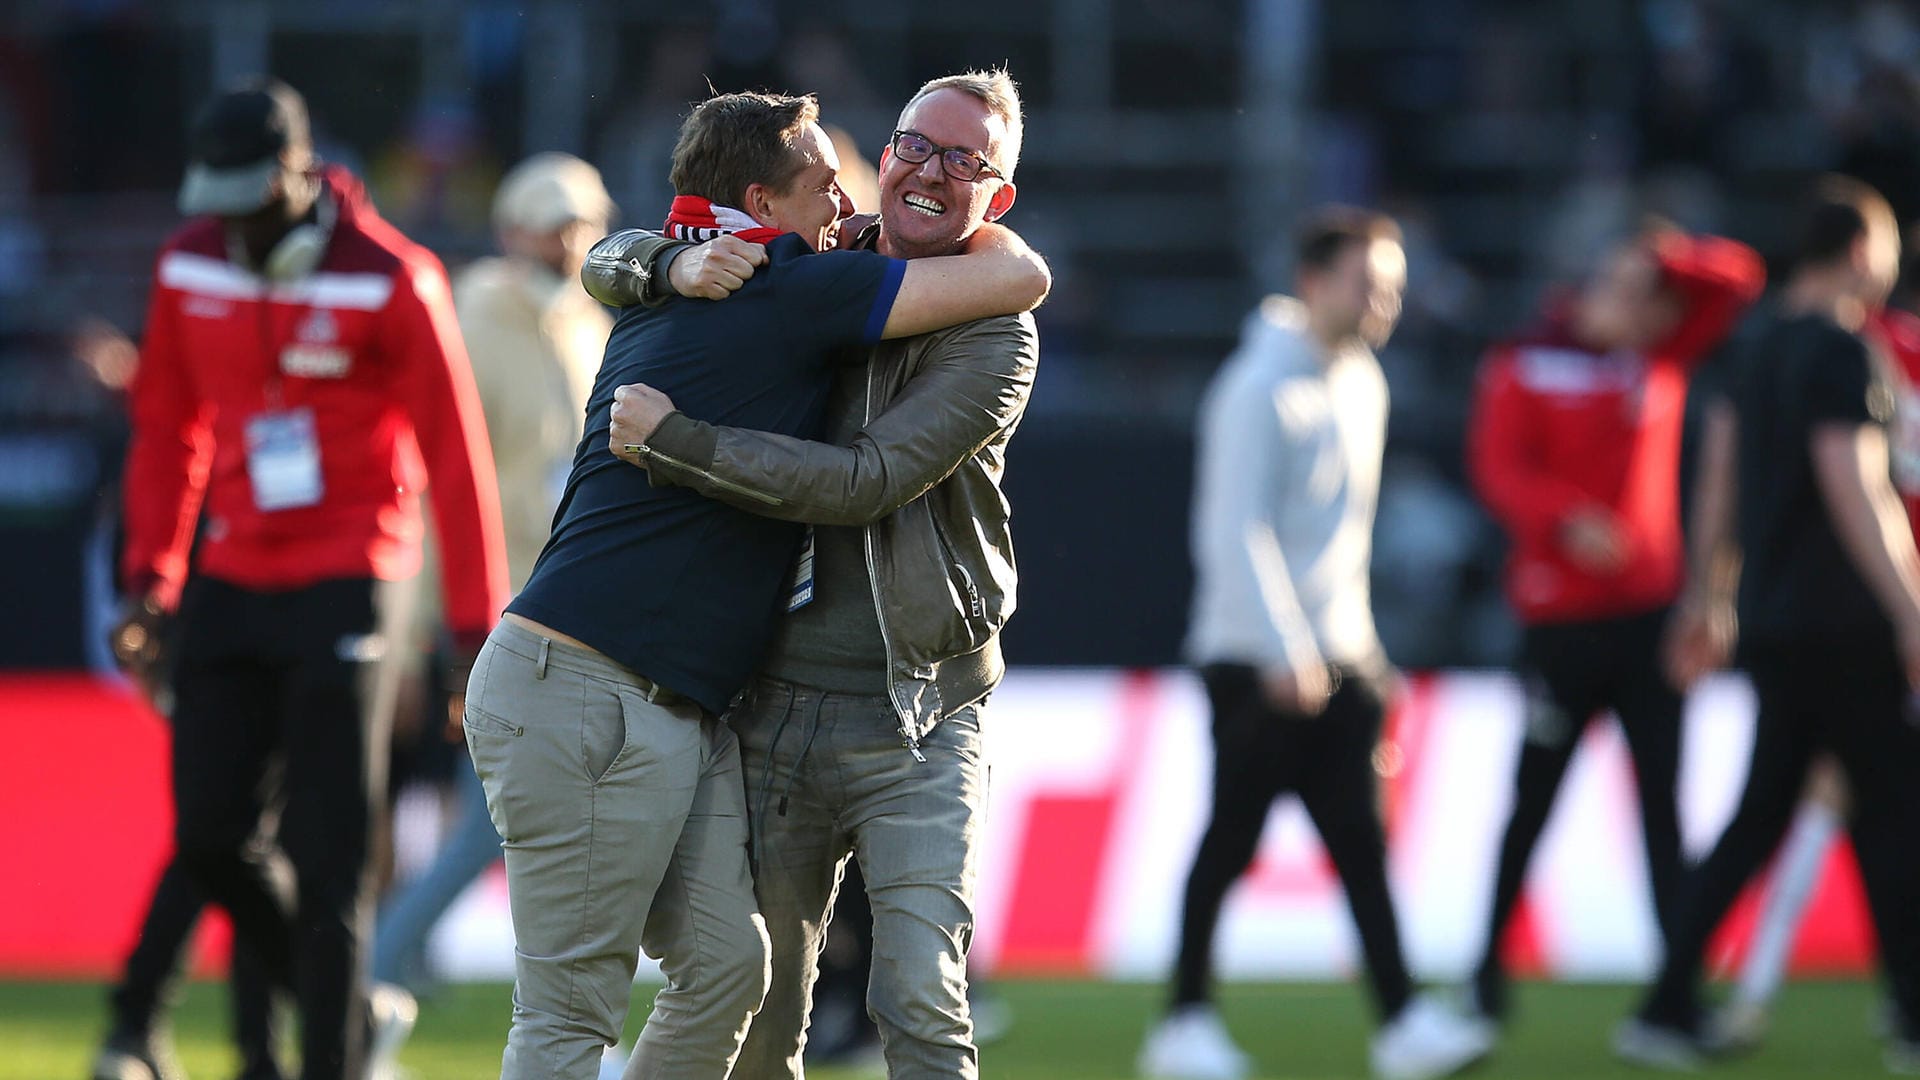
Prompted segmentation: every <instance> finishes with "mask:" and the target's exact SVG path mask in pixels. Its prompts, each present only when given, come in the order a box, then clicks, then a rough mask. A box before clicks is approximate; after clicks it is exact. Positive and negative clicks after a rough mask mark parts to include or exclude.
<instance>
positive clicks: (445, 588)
mask: <svg viewBox="0 0 1920 1080" xmlns="http://www.w3.org/2000/svg"><path fill="white" fill-rule="evenodd" d="M400 274H401V276H400V278H399V279H398V280H397V281H396V282H395V286H396V287H395V289H394V296H393V300H392V301H391V302H390V306H389V308H388V317H389V325H388V327H387V330H388V332H389V333H390V334H391V335H392V340H391V341H390V342H389V347H390V349H391V353H392V355H393V357H394V360H395V364H396V369H397V372H398V377H397V386H398V388H399V391H400V396H401V401H402V404H403V406H404V407H405V408H406V411H407V415H408V417H409V418H410V419H411V420H412V421H413V428H414V434H415V437H416V438H417V439H418V440H419V443H420V454H421V457H422V458H424V459H425V460H426V464H427V476H428V478H429V483H428V486H427V493H428V495H429V496H430V498H431V499H432V502H433V518H434V524H435V525H436V527H437V528H438V530H439V537H440V564H441V568H442V573H441V589H442V594H443V596H444V601H445V611H446V619H447V629H448V630H449V631H451V632H452V633H453V636H454V638H455V641H456V643H457V644H458V645H459V646H460V647H462V648H465V649H477V648H478V647H479V645H480V640H481V639H482V638H484V637H485V636H486V633H487V631H488V630H490V629H491V628H492V626H493V623H494V620H496V619H498V618H499V616H500V611H501V609H502V608H504V607H506V603H507V592H508V588H507V556H506V541H505V539H504V537H503V536H502V531H501V525H500V497H499V490H498V488H497V486H496V481H495V479H494V471H493V452H492V450H491V449H490V448H489V446H488V443H487V429H486V422H485V420H484V419H483V418H482V416H481V410H480V395H479V391H477V390H476V389H475V388H474V383H473V369H472V367H471V366H470V364H469V362H468V360H467V350H466V346H465V344H464V343H463V342H462V340H461V337H460V326H459V323H458V322H457V321H456V319H455V317H454V313H453V300H452V294H451V292H450V290H449V289H448V287H447V276H446V272H445V271H444V270H442V269H441V268H440V261H439V260H438V259H435V258H433V256H431V255H428V254H426V253H425V252H422V253H420V255H419V256H418V257H417V258H415V259H412V260H409V263H408V265H407V266H406V267H405V268H403V269H402V270H401V272H400Z"/></svg>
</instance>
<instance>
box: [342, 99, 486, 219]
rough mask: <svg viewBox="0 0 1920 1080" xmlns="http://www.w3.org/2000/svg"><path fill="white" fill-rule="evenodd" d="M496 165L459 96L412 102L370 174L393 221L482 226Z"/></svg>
mask: <svg viewBox="0 0 1920 1080" xmlns="http://www.w3.org/2000/svg"><path fill="white" fill-rule="evenodd" d="M497 175H498V166H497V165H496V164H495V163H494V161H493V158H492V156H491V152H490V150H489V148H488V145H487V141H486V139H485V138H483V137H482V134H481V131H480V127H479V121H478V119H477V118H476V117H475V116H474V114H473V110H472V109H471V108H470V107H469V106H468V105H466V104H465V103H461V102H453V101H430V102H425V103H423V104H421V105H420V106H418V107H417V108H415V110H414V113H413V118H412V119H411V120H410V121H409V122H408V124H407V126H406V129H405V131H404V134H402V136H401V137H400V139H399V140H398V141H396V142H395V143H394V144H392V145H391V146H389V147H388V148H387V149H386V151H385V152H384V153H383V154H381V155H380V158H379V160H378V161H376V162H375V163H374V166H373V171H372V175H371V176H370V177H369V180H370V182H371V185H372V187H373V189H374V191H375V192H376V193H377V194H378V196H379V198H380V203H381V205H382V206H384V207H385V208H386V211H387V213H388V215H389V216H391V217H392V218H393V221H394V224H396V225H398V226H400V227H401V228H402V229H405V230H407V231H408V232H419V233H426V234H437V233H439V232H443V231H445V230H448V229H451V230H454V231H456V232H459V233H462V234H466V233H477V232H480V231H481V230H482V229H484V228H485V225H486V221H487V212H488V198H489V193H490V192H491V191H492V190H493V187H494V182H495V181H494V177H495V176H497Z"/></svg>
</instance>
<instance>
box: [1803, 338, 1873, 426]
mask: <svg viewBox="0 0 1920 1080" xmlns="http://www.w3.org/2000/svg"><path fill="white" fill-rule="evenodd" d="M1801 371H1802V375H1801V379H1800V390H1801V400H1802V401H1803V402H1805V408H1806V417H1807V423H1808V424H1819V423H1829V422H1830V423H1842V424H1871V423H1875V422H1876V421H1881V420H1885V419H1886V415H1885V414H1886V409H1885V408H1882V407H1879V406H1878V404H1877V402H1876V400H1875V399H1876V398H1877V397H1878V396H1879V392H1880V389H1881V387H1880V385H1879V381H1878V380H1877V379H1875V378H1874V370H1873V356H1872V354H1871V353H1869V352H1868V351H1867V345H1866V343H1865V342H1864V341H1861V340H1860V339H1859V338H1857V337H1854V336H1853V335H1851V334H1846V333H1841V332H1837V331H1836V332H1834V333H1831V334H1825V335H1822V339H1821V342H1820V344H1819V346H1818V354H1817V355H1810V356H1806V357H1803V358H1802V368H1801Z"/></svg>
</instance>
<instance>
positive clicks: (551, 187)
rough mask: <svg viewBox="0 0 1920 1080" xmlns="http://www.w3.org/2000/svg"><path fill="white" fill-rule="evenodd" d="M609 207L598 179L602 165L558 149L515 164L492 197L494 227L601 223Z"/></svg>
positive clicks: (607, 216)
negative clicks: (596, 166)
mask: <svg viewBox="0 0 1920 1080" xmlns="http://www.w3.org/2000/svg"><path fill="white" fill-rule="evenodd" d="M613 212H614V206H613V197H612V196H611V195H608V194H607V188H606V185H605V184H603V183H601V182H600V170H599V169H596V168H594V167H593V166H591V165H589V164H587V163H586V162H584V161H582V160H580V159H579V158H577V157H574V156H573V155H572V154H563V153H560V152H558V151H550V152H547V153H543V154H535V155H533V156H532V157H530V158H528V159H527V160H525V161H523V162H521V163H520V164H518V165H515V166H514V167H513V171H512V172H509V173H508V174H507V175H506V177H505V178H504V179H502V180H501V181H500V190H499V191H497V192H495V193H494V196H493V226H494V228H496V229H508V228H518V229H528V230H531V231H533V232H548V231H550V230H553V229H558V228H560V227H562V226H564V225H566V224H567V223H568V222H572V221H591V222H594V223H596V224H598V225H601V226H605V225H607V224H608V223H610V222H611V221H612V219H613Z"/></svg>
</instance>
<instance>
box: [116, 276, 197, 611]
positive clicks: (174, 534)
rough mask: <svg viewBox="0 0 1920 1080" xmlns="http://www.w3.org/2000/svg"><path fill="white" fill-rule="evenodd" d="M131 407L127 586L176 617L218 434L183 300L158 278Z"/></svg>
mask: <svg viewBox="0 0 1920 1080" xmlns="http://www.w3.org/2000/svg"><path fill="white" fill-rule="evenodd" d="M165 259H166V255H165V254H164V253H163V254H162V255H161V260H162V262H164V260H165ZM128 405H129V408H130V410H131V412H132V418H133V438H132V441H131V442H130V443H129V445H128V448H127V468H126V478H125V481H124V491H123V497H124V499H125V513H126V532H127V536H126V546H125V549H124V551H123V552H122V556H121V582H122V585H123V587H124V588H125V589H126V590H127V592H128V593H129V594H131V595H137V596H139V595H144V596H151V597H153V599H155V600H156V601H157V602H158V603H159V604H160V605H161V606H162V607H164V608H166V609H168V610H171V609H172V608H173V607H174V606H175V605H177V604H178V603H179V601H180V592H181V589H182V588H183V587H184V586H185V584H186V577H187V559H188V553H189V551H190V550H191V548H192V546H193V530H194V525H195V523H196V522H197V521H198V520H199V516H200V503H201V501H202V499H204V498H205V496H206V491H207V477H208V471H209V469H211V467H212V464H213V430H212V425H211V423H210V422H209V415H208V411H207V408H206V406H205V405H204V403H203V402H201V401H200V399H199V396H198V394H197V393H196V392H195V390H194V387H193V380H192V376H191V373H189V372H188V371H187V369H186V364H185V361H184V358H183V357H182V356H181V355H180V349H179V338H178V330H177V328H176V326H175V294H174V293H173V291H172V290H170V289H168V288H167V287H166V286H165V285H164V284H162V283H161V281H160V279H159V275H158V274H157V273H156V275H155V278H154V283H153V296H152V298H151V299H150V300H149V301H148V305H147V325H146V331H145V334H144V335H143V338H142V341H141V345H140V367H139V369H138V371H137V373H136V374H135V376H134V379H133V385H132V386H131V387H130V389H129V399H128Z"/></svg>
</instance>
